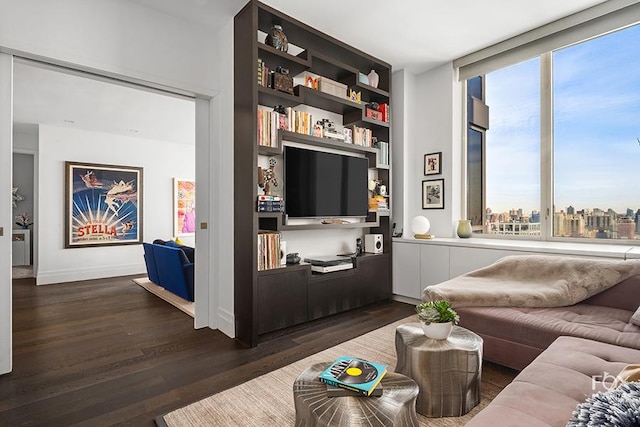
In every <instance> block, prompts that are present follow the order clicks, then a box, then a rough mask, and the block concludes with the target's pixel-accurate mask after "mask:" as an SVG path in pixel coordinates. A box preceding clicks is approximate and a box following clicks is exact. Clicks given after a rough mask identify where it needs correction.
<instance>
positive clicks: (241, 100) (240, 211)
mask: <svg viewBox="0 0 640 427" xmlns="http://www.w3.org/2000/svg"><path fill="white" fill-rule="evenodd" d="M276 24H278V25H282V27H283V29H284V32H285V34H286V35H287V38H288V41H289V43H290V44H293V45H295V46H298V47H300V48H302V49H303V50H302V52H301V53H300V54H298V55H296V56H294V55H292V54H289V53H285V52H281V51H279V50H276V49H274V48H273V47H271V46H267V45H265V44H264V43H261V42H260V41H259V40H258V32H259V31H261V32H263V33H268V32H269V30H270V29H271V27H272V26H273V25H276ZM258 59H261V60H262V61H263V62H265V63H266V64H267V66H268V67H269V68H270V69H275V68H276V67H278V66H281V67H284V68H287V69H289V72H290V74H291V75H294V76H295V75H297V74H299V73H301V72H303V71H309V72H312V73H314V74H317V75H320V76H323V77H325V78H328V79H331V80H335V81H338V82H341V83H343V84H346V85H347V86H348V87H349V88H351V89H354V90H356V91H359V92H361V96H362V101H363V102H362V103H360V104H359V103H356V102H353V101H351V100H349V99H346V98H342V97H337V96H334V95H331V94H328V93H324V92H320V91H317V90H314V89H311V88H308V87H305V86H296V87H295V88H294V93H293V94H289V93H285V92H279V91H276V90H274V89H271V88H269V87H262V86H260V85H258V83H257V80H258V66H257V65H258ZM372 69H373V70H376V73H377V74H378V75H379V84H378V87H377V88H374V87H372V86H369V85H368V84H366V83H362V82H361V81H360V79H359V78H358V77H359V73H364V74H367V73H368V72H369V71H370V70H372ZM390 96H391V66H390V65H389V64H387V63H385V62H384V61H381V60H379V59H376V58H374V57H372V56H370V55H368V54H366V53H364V52H362V51H360V50H358V49H355V48H353V47H351V46H348V45H346V44H345V43H343V42H341V41H339V40H336V39H334V38H333V37H331V36H329V35H326V34H324V33H322V32H319V31H317V30H315V29H313V28H311V27H309V26H308V25H306V24H304V23H302V22H300V21H298V20H296V19H294V18H292V17H289V16H287V15H285V14H283V13H281V12H279V11H277V10H275V9H273V8H271V7H269V6H267V5H264V4H262V3H260V2H258V1H250V2H249V3H248V4H247V5H246V6H245V7H244V8H243V9H242V10H241V11H240V12H239V13H238V14H237V15H236V17H235V20H234V124H233V126H234V216H235V222H234V277H235V279H234V280H235V282H234V301H235V302H234V311H235V319H236V337H237V339H238V340H240V341H242V342H243V343H245V344H247V345H249V346H255V345H257V344H258V342H259V337H260V335H261V334H264V333H268V332H271V331H274V330H278V329H282V328H286V327H289V326H292V325H296V324H299V323H303V322H306V321H309V320H314V319H318V318H321V317H324V316H329V315H332V314H335V313H339V312H341V311H345V310H349V309H353V308H356V307H361V306H363V305H366V304H370V303H373V302H377V301H381V300H385V299H389V298H390V297H391V227H390V224H389V222H390V217H389V214H385V215H382V214H379V213H377V212H371V213H370V214H369V216H368V218H367V220H366V221H367V222H366V223H358V224H348V225H342V224H326V225H323V224H306V225H304V224H303V225H287V224H286V221H285V218H284V215H283V214H280V213H258V212H257V209H256V198H257V195H258V188H257V180H258V177H257V166H258V156H260V155H264V156H272V155H279V154H281V153H282V145H283V144H282V141H290V142H295V143H298V144H305V145H309V146H312V147H315V148H316V149H317V148H320V149H322V148H326V149H332V150H342V151H344V152H351V153H354V152H355V153H359V154H361V155H363V156H364V157H366V158H367V159H368V160H369V168H374V169H377V175H378V178H379V179H381V180H382V181H383V182H384V183H385V185H386V186H387V188H391V182H390V178H391V171H390V167H389V166H388V165H386V164H385V165H383V164H381V161H380V150H378V149H375V148H370V147H363V146H358V145H354V144H348V143H344V142H341V141H335V140H331V139H326V138H318V137H314V136H309V135H303V134H298V133H294V132H288V131H284V130H280V131H278V138H277V140H278V143H277V147H263V146H258V143H257V132H258V128H257V111H258V106H259V105H262V106H267V107H273V106H276V105H282V106H284V107H296V106H299V105H307V106H311V107H315V108H318V109H321V110H326V111H329V112H332V113H336V114H340V115H342V117H343V124H344V125H345V126H347V125H354V124H355V125H357V126H360V127H365V128H369V129H371V130H372V132H373V135H374V136H376V137H377V138H378V140H380V141H386V142H389V152H391V151H392V150H391V146H392V144H391V141H390V137H391V127H390V123H391V120H389V122H381V121H377V120H372V119H370V118H368V117H366V115H365V104H366V103H368V102H378V103H386V104H389V100H390ZM345 227H350V228H364V229H369V232H370V233H376V234H382V235H383V247H384V253H382V254H375V255H374V254H367V255H365V256H362V257H358V258H357V259H355V262H354V268H353V269H351V270H346V271H339V272H334V273H326V274H315V273H312V271H311V268H310V266H309V265H296V266H287V267H285V268H280V269H274V270H266V271H258V269H257V255H258V254H257V252H258V251H257V244H256V242H257V237H256V236H257V234H258V230H259V229H260V230H265V229H266V230H274V231H287V230H310V231H309V233H310V237H309V239H310V240H311V239H313V234H312V233H314V232H317V231H313V230H321V229H328V228H332V229H339V228H345ZM328 255H329V254H328Z"/></svg>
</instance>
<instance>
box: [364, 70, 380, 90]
mask: <svg viewBox="0 0 640 427" xmlns="http://www.w3.org/2000/svg"><path fill="white" fill-rule="evenodd" d="M367 77H368V78H369V86H372V87H378V82H379V80H380V76H379V75H378V73H376V70H371V72H370V73H369V75H368V76H367Z"/></svg>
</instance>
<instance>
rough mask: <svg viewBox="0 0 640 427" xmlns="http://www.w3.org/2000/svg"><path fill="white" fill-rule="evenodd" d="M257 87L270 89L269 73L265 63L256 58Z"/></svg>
mask: <svg viewBox="0 0 640 427" xmlns="http://www.w3.org/2000/svg"><path fill="white" fill-rule="evenodd" d="M258 85H259V86H263V87H271V86H272V81H271V71H270V70H269V67H267V65H266V64H265V62H264V61H263V60H262V59H260V58H258Z"/></svg>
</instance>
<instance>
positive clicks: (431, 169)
mask: <svg viewBox="0 0 640 427" xmlns="http://www.w3.org/2000/svg"><path fill="white" fill-rule="evenodd" d="M441 161H442V152H439V153H429V154H425V155H424V174H425V175H437V174H439V173H440V172H441V171H440V162H441Z"/></svg>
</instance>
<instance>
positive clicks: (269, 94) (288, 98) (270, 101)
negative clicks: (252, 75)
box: [258, 86, 304, 107]
mask: <svg viewBox="0 0 640 427" xmlns="http://www.w3.org/2000/svg"><path fill="white" fill-rule="evenodd" d="M258 104H260V105H265V106H267V107H275V106H276V105H282V106H283V107H295V106H296V105H300V104H304V102H303V100H302V98H300V97H299V96H296V95H290V94H288V93H285V92H280V91H278V90H275V89H271V88H269V87H264V86H258Z"/></svg>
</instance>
